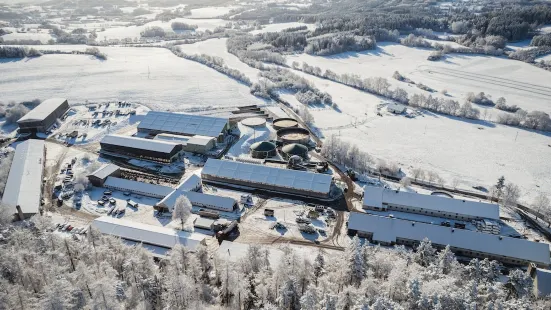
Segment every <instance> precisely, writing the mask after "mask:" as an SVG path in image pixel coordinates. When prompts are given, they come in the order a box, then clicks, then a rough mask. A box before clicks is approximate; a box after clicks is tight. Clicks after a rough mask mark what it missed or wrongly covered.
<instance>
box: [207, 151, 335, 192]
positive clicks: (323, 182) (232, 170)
mask: <svg viewBox="0 0 551 310" xmlns="http://www.w3.org/2000/svg"><path fill="white" fill-rule="evenodd" d="M201 178H202V179H203V181H208V182H209V181H210V182H219V183H226V184H233V185H239V186H247V187H252V188H259V189H264V190H268V191H274V192H282V193H286V194H293V195H299V196H308V197H315V198H327V197H328V196H329V192H330V191H331V183H332V177H331V176H330V175H327V174H319V173H312V172H305V171H297V170H288V169H281V168H275V167H269V166H264V165H255V164H247V163H242V162H237V161H228V160H219V159H212V158H209V159H208V160H207V162H206V163H205V166H204V167H203V170H202V171H201Z"/></svg>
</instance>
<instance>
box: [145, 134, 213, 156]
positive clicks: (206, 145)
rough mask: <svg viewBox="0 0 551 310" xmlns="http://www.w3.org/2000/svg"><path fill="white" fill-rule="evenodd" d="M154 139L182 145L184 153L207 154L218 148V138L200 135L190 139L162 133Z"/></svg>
mask: <svg viewBox="0 0 551 310" xmlns="http://www.w3.org/2000/svg"><path fill="white" fill-rule="evenodd" d="M154 139H155V140H160V141H169V142H172V143H176V144H180V145H181V146H182V151H185V152H191V153H199V154H206V153H208V152H209V151H210V150H212V149H213V148H214V147H215V146H216V138H213V137H207V136H199V135H197V136H192V137H188V136H182V135H173V134H170V133H160V134H158V135H156V136H155V138H154Z"/></svg>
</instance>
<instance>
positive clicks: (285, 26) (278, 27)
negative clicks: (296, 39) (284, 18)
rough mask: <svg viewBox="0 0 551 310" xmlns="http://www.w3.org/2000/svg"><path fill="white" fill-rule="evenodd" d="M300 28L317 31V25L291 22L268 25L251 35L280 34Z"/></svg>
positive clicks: (252, 32)
mask: <svg viewBox="0 0 551 310" xmlns="http://www.w3.org/2000/svg"><path fill="white" fill-rule="evenodd" d="M300 26H306V27H308V30H314V29H316V25H314V24H306V23H299V22H290V23H278V24H268V25H264V26H263V27H262V29H260V30H253V31H251V32H250V33H251V34H259V33H266V32H279V31H281V30H285V29H289V28H295V27H300Z"/></svg>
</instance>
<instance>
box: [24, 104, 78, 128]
mask: <svg viewBox="0 0 551 310" xmlns="http://www.w3.org/2000/svg"><path fill="white" fill-rule="evenodd" d="M68 110H69V103H68V102H67V100H65V102H64V103H63V104H62V105H60V106H59V107H58V108H57V109H55V110H54V111H52V113H50V115H48V116H47V117H46V118H44V119H43V120H41V121H36V122H22V123H18V125H19V131H20V132H22V133H26V132H46V131H47V130H48V129H50V127H52V125H53V124H55V122H56V121H57V119H58V118H61V117H62V116H63V115H64V114H65V113H66V112H67V111H68Z"/></svg>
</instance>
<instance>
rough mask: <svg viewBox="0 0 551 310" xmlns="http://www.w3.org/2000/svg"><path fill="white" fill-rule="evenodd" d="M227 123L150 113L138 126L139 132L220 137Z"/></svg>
mask: <svg viewBox="0 0 551 310" xmlns="http://www.w3.org/2000/svg"><path fill="white" fill-rule="evenodd" d="M227 123H228V119H226V118H219V117H211V116H203V115H191V114H183V113H171V112H159V111H149V112H148V113H147V114H146V115H145V117H144V119H143V120H142V121H141V122H140V124H139V125H138V130H140V129H146V130H154V131H163V132H171V133H179V134H185V135H201V136H208V137H218V136H219V135H220V133H221V132H222V130H224V128H225V126H226V124H227Z"/></svg>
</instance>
